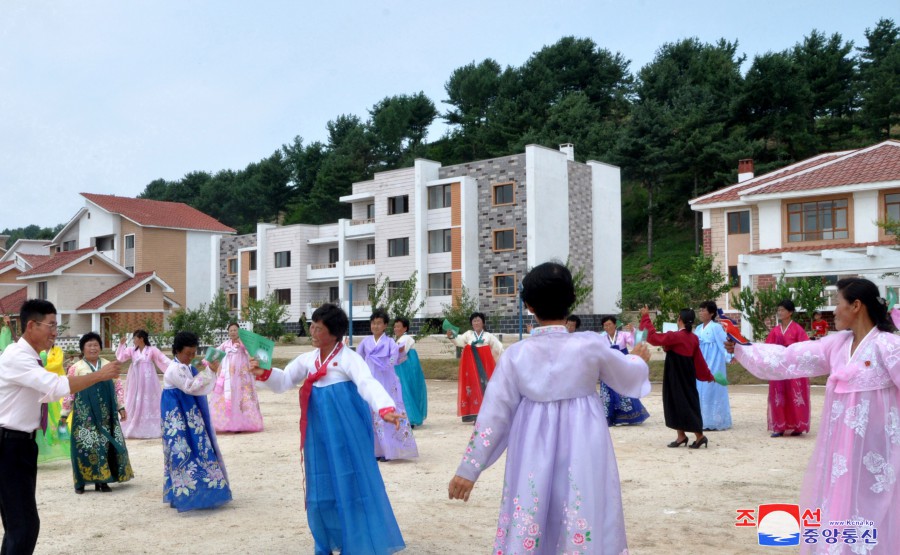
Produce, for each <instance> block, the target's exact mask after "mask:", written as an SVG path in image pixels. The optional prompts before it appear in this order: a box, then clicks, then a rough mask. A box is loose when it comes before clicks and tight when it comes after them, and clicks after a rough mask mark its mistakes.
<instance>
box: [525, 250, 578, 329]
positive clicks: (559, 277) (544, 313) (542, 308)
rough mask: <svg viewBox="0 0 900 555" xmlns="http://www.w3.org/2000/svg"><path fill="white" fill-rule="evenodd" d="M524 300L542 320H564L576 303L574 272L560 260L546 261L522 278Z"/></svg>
mask: <svg viewBox="0 0 900 555" xmlns="http://www.w3.org/2000/svg"><path fill="white" fill-rule="evenodd" d="M522 300H523V301H524V302H526V303H528V306H530V307H531V310H532V311H533V312H534V314H535V316H537V317H538V318H540V319H541V320H562V319H563V318H565V317H566V314H568V313H569V309H570V308H572V305H573V304H575V285H574V284H573V283H572V273H571V272H569V269H568V268H566V267H565V266H563V265H562V264H560V263H558V262H544V263H543V264H538V265H537V266H535V267H534V268H532V269H531V271H530V272H528V274H527V275H526V276H525V277H524V278H523V279H522Z"/></svg>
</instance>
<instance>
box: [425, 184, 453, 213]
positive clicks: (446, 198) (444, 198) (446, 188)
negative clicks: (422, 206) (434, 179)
mask: <svg viewBox="0 0 900 555" xmlns="http://www.w3.org/2000/svg"><path fill="white" fill-rule="evenodd" d="M452 185H453V183H442V184H441V185H430V186H428V187H427V191H426V195H427V196H428V209H429V210H440V209H442V208H451V207H452V206H453V187H452ZM438 188H440V190H441V195H440V199H441V206H434V205H433V203H432V200H434V199H437V198H438V196H437V195H434V199H433V198H432V194H431V191H432V190H436V189H438Z"/></svg>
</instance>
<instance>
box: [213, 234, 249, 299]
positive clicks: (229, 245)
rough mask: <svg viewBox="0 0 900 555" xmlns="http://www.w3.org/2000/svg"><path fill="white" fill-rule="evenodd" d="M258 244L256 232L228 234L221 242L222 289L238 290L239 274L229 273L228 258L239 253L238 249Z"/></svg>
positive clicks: (220, 282)
mask: <svg viewBox="0 0 900 555" xmlns="http://www.w3.org/2000/svg"><path fill="white" fill-rule="evenodd" d="M255 246H256V234H255V233H248V234H247V235H228V236H225V237H222V240H221V241H220V242H219V287H220V288H221V289H222V291H230V292H237V277H238V276H237V274H234V275H228V259H229V258H235V257H237V255H238V249H244V248H247V247H255Z"/></svg>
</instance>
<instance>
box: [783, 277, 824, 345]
mask: <svg viewBox="0 0 900 555" xmlns="http://www.w3.org/2000/svg"><path fill="white" fill-rule="evenodd" d="M788 282H789V285H790V287H791V290H792V300H793V301H794V304H795V305H796V307H797V312H795V313H794V320H796V321H797V323H799V324H800V325H802V326H803V327H804V328H806V330H807V331H811V330H812V327H811V324H812V315H813V312H815V311H816V310H819V309H820V308H821V307H822V305H823V302H824V300H825V281H824V280H823V279H822V278H821V277H818V276H810V277H801V278H794V279H791V280H788Z"/></svg>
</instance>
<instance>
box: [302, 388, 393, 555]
mask: <svg viewBox="0 0 900 555" xmlns="http://www.w3.org/2000/svg"><path fill="white" fill-rule="evenodd" d="M308 410H309V420H308V424H307V426H308V427H307V430H306V448H305V457H304V460H305V468H306V488H307V489H306V502H307V510H306V518H307V521H308V522H309V528H310V531H311V532H312V536H313V539H314V540H315V552H316V553H330V552H335V553H336V552H338V551H340V552H342V553H347V554H351V553H367V554H371V555H387V554H389V553H395V552H397V551H400V550H401V549H403V548H404V547H405V544H404V542H403V536H401V535H400V527H399V526H398V525H397V520H396V519H395V518H394V511H393V510H392V509H391V503H390V501H389V500H388V496H387V492H386V491H385V489H384V481H383V480H382V478H381V471H380V470H379V469H378V463H377V462H376V461H375V457H374V456H373V455H372V448H373V444H374V435H373V432H372V416H371V409H370V408H369V405H368V404H367V403H366V402H365V401H364V400H363V398H362V397H360V395H359V392H358V391H357V389H356V384H354V383H353V382H349V381H347V382H340V383H336V384H333V385H329V386H325V387H313V390H312V395H311V396H310V399H309V408H308Z"/></svg>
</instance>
